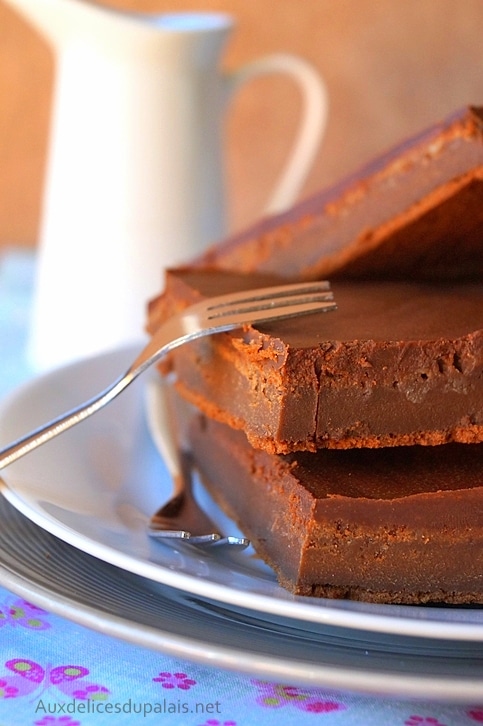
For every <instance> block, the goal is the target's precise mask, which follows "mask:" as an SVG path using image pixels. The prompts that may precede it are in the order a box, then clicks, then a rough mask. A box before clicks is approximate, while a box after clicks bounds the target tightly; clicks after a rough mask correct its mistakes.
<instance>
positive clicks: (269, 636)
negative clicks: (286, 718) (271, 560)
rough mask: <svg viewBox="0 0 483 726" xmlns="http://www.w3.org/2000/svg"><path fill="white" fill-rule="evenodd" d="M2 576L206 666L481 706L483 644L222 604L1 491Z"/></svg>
mask: <svg viewBox="0 0 483 726" xmlns="http://www.w3.org/2000/svg"><path fill="white" fill-rule="evenodd" d="M0 582H1V583H2V584H3V585H4V586H5V587H7V588H9V589H10V590H11V591H13V592H15V593H16V594H17V595H19V596H20V597H23V598H24V599H27V600H29V601H30V602H35V603H36V604H37V605H38V606H40V607H43V608H45V609H46V610H48V611H50V612H54V613H57V614H59V615H61V616H62V617H64V618H65V617H66V618H70V619H71V620H73V621H74V622H77V623H79V624H81V625H84V626H86V627H90V628H92V629H93V630H97V631H100V632H101V633H103V634H105V635H111V636H114V637H118V638H121V639H123V640H126V641H127V642H131V643H133V644H136V645H140V646H143V647H146V648H150V649H151V650H158V651H160V652H163V653H168V654H170V655H172V656H174V657H177V658H183V659H188V660H192V661H195V662H198V663H201V664H204V665H206V666H210V667H212V666H213V664H215V665H216V667H217V668H224V669H228V670H234V671H236V672H239V673H247V674H249V675H250V676H251V677H259V678H264V679H267V680H270V681H273V680H276V681H278V682H281V683H288V684H290V685H302V686H305V687H319V688H324V689H328V688H329V689H331V690H336V691H345V692H347V691H352V692H356V693H368V694H370V695H371V696H372V697H375V696H377V695H379V696H384V697H387V696H391V697H398V698H421V699H424V700H431V701H446V702H450V703H468V704H470V703H479V702H480V701H481V699H482V698H483V657H482V653H481V644H479V643H468V642H466V643H455V642H454V641H438V640H431V641H427V640H425V639H422V638H408V637H399V636H393V635H385V634H381V633H368V634H363V633H361V632H360V631H348V630H347V629H346V628H334V627H331V626H323V625H320V626H319V625H316V624H310V623H307V624H306V625H307V626H308V627H309V631H306V630H305V629H301V628H300V622H299V621H296V620H291V619H289V618H277V617H273V619H272V621H271V622H266V621H263V620H262V621H261V620H260V619H259V618H258V617H257V614H256V613H255V612H254V611H253V610H244V609H243V608H236V609H234V608H232V607H224V606H223V605H222V604H220V603H215V602H213V601H210V600H208V599H204V598H197V597H196V596H194V595H190V594H189V593H187V592H183V591H179V590H174V589H173V588H168V587H166V586H165V585H160V584H158V583H155V582H153V581H152V580H146V579H145V578H142V577H139V576H137V575H133V574H131V573H129V572H127V571H126V570H120V569H118V568H116V567H113V566H112V565H109V564H108V563H106V562H102V561H101V560H98V559H95V558H93V557H91V556H90V555H87V554H85V553H84V552H82V551H81V550H79V549H77V548H74V547H71V546H70V545H68V544H66V543H65V542H63V541H62V540H60V539H58V538H57V537H54V536H53V535H51V534H49V533H48V532H47V531H45V530H44V529H40V528H39V527H37V526H36V525H35V524H34V523H33V522H32V521H30V520H29V519H27V518H26V517H24V516H23V515H22V514H20V512H18V511H17V510H16V509H14V508H13V507H12V506H11V505H10V504H9V503H8V502H7V501H6V500H5V499H2V498H1V497H0Z"/></svg>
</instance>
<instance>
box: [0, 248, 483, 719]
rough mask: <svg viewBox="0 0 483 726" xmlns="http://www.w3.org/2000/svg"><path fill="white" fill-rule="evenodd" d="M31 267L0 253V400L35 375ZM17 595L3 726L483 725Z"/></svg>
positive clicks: (1, 650)
mask: <svg viewBox="0 0 483 726" xmlns="http://www.w3.org/2000/svg"><path fill="white" fill-rule="evenodd" d="M34 264H35V258H34V256H33V255H32V254H30V253H28V252H27V253H19V252H11V253H9V252H7V253H4V254H3V255H2V256H1V257H0V340H1V355H0V395H1V396H3V395H5V394H6V393H7V392H8V391H10V390H12V389H13V388H14V387H15V386H17V385H18V384H20V383H21V382H22V381H23V380H26V379H27V378H29V377H30V376H32V375H33V372H32V371H31V370H30V369H29V366H28V364H27V362H26V356H25V345H26V338H27V329H28V319H29V311H30V307H31V300H32V295H31V293H32V281H33V276H34ZM17 601H18V597H17V596H16V595H14V594H13V593H10V592H8V591H7V590H5V589H4V588H2V587H0V726H31V725H33V724H35V725H36V726H101V724H104V725H106V726H107V725H111V724H144V723H146V724H157V725H158V726H161V724H167V725H168V724H170V725H172V726H269V725H272V724H273V725H274V726H275V725H277V726H280V725H282V726H291V725H292V724H293V725H294V726H295V725H296V726H305V725H312V724H314V725H315V724H324V725H325V726H465V725H466V724H467V725H468V726H469V725H470V724H472V725H473V726H474V725H475V724H477V723H483V703H482V704H474V705H473V706H463V705H461V706H451V705H441V704H431V703H423V702H402V701H392V700H387V699H386V700H385V699H381V698H377V697H374V698H369V697H367V696H358V695H353V694H347V693H329V692H324V691H323V690H307V689H303V688H296V687H292V686H291V684H290V683H287V684H280V683H276V682H268V681H267V682H261V681H259V680H257V679H252V678H250V677H249V676H246V675H239V674H236V673H232V672H230V673H228V672H225V671H222V670H221V669H219V668H217V665H216V663H214V664H213V666H212V667H210V668H208V667H202V666H200V665H196V664H193V663H190V662H185V661H182V660H178V659H175V658H172V657H169V656H166V655H163V654H162V653H159V652H152V651H149V650H145V649H143V648H140V647H135V646H133V645H130V644H127V643H125V642H122V641H119V640H116V639H114V638H111V637H107V636H105V635H103V634H102V633H99V632H95V631H91V630H88V629H86V628H83V627H81V626H80V625H77V624H76V623H73V622H70V621H68V620H66V619H63V618H62V617H59V616H57V615H54V614H51V613H48V612H44V611H36V610H35V609H34V607H33V606H31V607H28V606H25V605H18V602H17ZM33 605H35V604H33ZM16 608H21V609H23V616H22V611H21V610H19V609H16ZM16 615H17V616H18V617H15V616H16ZM29 619H30V620H29ZM32 620H33V621H35V622H34V623H33V622H32ZM32 624H34V625H35V624H36V627H31V626H32ZM26 673H28V674H29V675H30V676H31V677H30V678H26V677H25V674H26ZM72 675H76V676H78V677H77V678H75V679H72V678H69V676H72ZM72 683H74V684H75V687H76V689H77V690H75V691H73V690H72ZM89 694H90V695H91V698H90V699H89V698H86V696H87V697H88V696H89Z"/></svg>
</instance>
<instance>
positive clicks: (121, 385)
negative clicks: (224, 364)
mask: <svg viewBox="0 0 483 726" xmlns="http://www.w3.org/2000/svg"><path fill="white" fill-rule="evenodd" d="M335 308H336V305H335V303H334V302H333V295H332V293H331V292H330V285H329V283H328V282H316V283H309V284H291V285H282V286H275V287H268V288H262V289H259V290H252V291H248V292H242V293H232V294H228V295H220V296H218V297H214V298H209V299H207V300H203V301H202V302H199V303H196V304H194V305H191V306H190V307H188V308H186V310H184V311H182V312H180V313H178V314H177V315H173V316H172V317H171V318H169V319H168V320H167V321H166V322H164V323H163V324H162V325H160V327H159V328H158V330H157V331H156V333H155V334H154V335H153V337H152V338H151V339H150V341H149V343H148V344H147V345H146V347H145V348H144V349H143V350H142V351H141V353H140V354H139V355H138V356H137V358H136V359H135V360H134V362H133V363H132V364H131V366H130V367H129V368H128V370H127V371H126V372H125V373H124V374H123V375H122V376H121V377H120V378H118V379H117V380H115V381H114V383H112V384H111V385H110V386H109V387H108V388H106V389H104V390H103V391H101V393H99V394H98V395H97V396H95V397H94V398H91V399H90V400H88V401H86V402H85V403H82V404H81V405H80V406H77V407H76V408H73V409H71V410H70V411H67V412H66V413H64V414H62V415H61V416H59V417H57V418H55V419H53V420H52V421H49V422H48V423H46V424H44V425H43V426H40V427H39V428H37V429H35V430H34V431H32V432H31V433H28V434H26V435H25V436H23V437H22V438H20V439H18V440H17V441H14V442H13V443H11V444H9V445H8V446H7V447H5V448H4V449H2V450H1V451H0V469H4V468H5V467H6V466H8V465H9V464H12V463H13V462H14V461H17V459H20V458H21V457H22V456H25V454H28V453H29V452H30V451H33V450H34V449H36V448H37V447H39V446H41V445H42V444H45V443H46V442H47V441H50V440H51V439H53V438H54V437H55V436H58V435H59V434H61V433H63V432H64V431H66V430H67V429H70V428H71V427H72V426H75V425H76V424H78V423H80V422H81V421H83V420H84V419H86V418H88V417H89V416H92V414H94V413H96V412H97V411H99V410H100V409H101V408H104V406H106V405H107V404H108V403H110V402H111V401H112V400H113V399H114V398H116V397H117V396H118V395H119V394H120V393H121V392H122V391H124V389H125V388H127V386H129V385H130V384H131V383H132V382H133V381H134V380H135V379H136V378H137V377H138V376H139V375H140V374H141V373H143V372H144V371H145V370H147V369H148V368H149V367H150V366H152V365H153V364H154V363H156V362H157V361H159V360H160V359H161V358H162V357H164V356H165V355H167V353H169V352H170V351H171V350H173V349H174V348H177V347H179V346H180V345H184V344H185V343H189V342H190V341H191V340H195V339H196V338H200V337H202V336H206V335H214V334H215V333H221V332H225V331H229V330H234V329H236V328H240V327H243V326H246V325H250V324H255V323H264V322H269V321H273V320H278V319H281V318H289V317H295V316H298V315H306V314H308V313H314V312H321V311H324V312H325V311H329V310H335Z"/></svg>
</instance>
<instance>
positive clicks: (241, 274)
mask: <svg viewBox="0 0 483 726" xmlns="http://www.w3.org/2000/svg"><path fill="white" fill-rule="evenodd" d="M482 181H483V116H482V113H481V112H480V111H479V110H478V109H465V110H463V111H461V112H458V113H457V114H454V115H453V116H452V117H451V118H449V119H447V120H446V121H444V122H443V123H441V124H438V125H436V126H434V127H432V128H431V129H429V130H427V131H425V132H424V133H422V134H421V135H419V136H418V137H416V138H414V139H411V140H410V141H408V142H406V143H405V144H402V145H401V146H400V147H398V148H397V149H395V150H393V151H392V152H390V153H389V154H387V155H386V156H384V157H382V158H380V159H378V160H376V161H375V162H374V163H373V164H371V165H370V166H368V167H367V168H366V169H364V170H362V171H361V172H360V173H359V174H358V175H356V176H354V177H351V178H350V179H348V180H346V181H345V182H343V183H341V184H340V185H338V187H337V188H335V189H332V190H330V191H329V192H324V193H322V194H319V195H317V196H315V197H314V198H312V199H310V200H308V201H306V202H304V203H302V204H300V205H298V206H297V207H295V208H294V209H293V210H291V212H290V213H288V214H284V215H280V216H278V217H275V218H272V219H269V220H265V221H263V222H262V223H260V224H259V225H257V227H256V228H253V229H252V230H249V231H248V232H246V233H244V234H243V235H239V236H238V237H237V238H234V239H231V240H228V241H227V242H224V243H222V244H219V245H216V246H215V247H213V248H212V249H211V250H209V251H208V253H207V254H206V255H205V256H203V258H201V259H199V260H196V261H194V262H193V264H192V265H191V266H190V267H187V268H184V269H179V270H171V271H169V272H168V274H167V278H166V285H165V289H164V291H163V293H162V294H161V295H160V296H159V297H158V298H157V299H156V300H154V301H153V302H152V303H151V304H150V308H149V320H148V328H149V330H151V331H153V330H155V329H156V327H157V325H159V323H160V322H161V321H162V320H164V319H166V318H167V317H169V316H170V315H171V314H173V313H174V312H175V311H177V310H179V309H180V308H182V307H185V306H187V305H189V304H190V303H191V302H194V301H195V300H198V299H200V297H207V296H210V295H215V294H220V293H223V292H230V291H233V290H240V289H249V288H256V287H261V286H265V285H267V284H273V283H274V282H276V281H277V280H283V281H286V279H287V278H291V279H293V278H297V279H301V278H302V279H314V278H323V279H330V281H331V284H332V288H333V291H334V294H335V298H336V301H337V304H338V309H337V311H336V312H331V313H325V314H324V313H320V314H313V315H310V316H307V317H304V318H301V319H292V320H285V321H279V322H277V323H273V324H270V325H269V324H267V325H264V326H257V327H256V328H255V327H247V328H245V329H243V330H240V331H236V332H235V333H230V334H228V333H226V334H220V335H217V336H213V337H211V338H208V339H202V340H200V341H197V342H195V343H192V344H190V345H189V346H184V347H183V348H180V349H178V350H177V351H175V352H174V353H173V355H172V358H171V360H170V365H171V366H172V368H173V369H174V370H175V371H176V377H177V386H178V389H179V391H180V393H181V395H182V396H183V397H185V398H186V399H188V400H189V401H191V402H192V403H193V404H194V405H195V407H196V409H197V410H198V411H199V414H198V415H197V416H196V417H195V420H194V422H193V426H192V431H191V445H192V450H193V455H194V458H195V461H196V465H197V467H198V468H199V470H200V473H201V476H202V478H203V481H204V483H205V485H206V486H207V488H208V489H209V490H210V492H211V493H212V495H213V496H214V497H215V499H216V500H217V501H218V502H219V503H220V505H221V506H222V507H223V508H224V509H225V510H226V511H227V512H228V513H229V514H230V516H232V517H233V518H234V519H235V520H236V521H237V522H238V523H239V526H240V528H241V529H242V530H243V532H244V533H245V534H246V536H247V537H249V538H250V539H251V540H252V542H253V544H254V546H255V549H256V550H257V552H258V554H259V555H260V556H261V557H263V558H264V559H265V560H266V561H267V562H268V563H269V564H270V565H271V566H272V567H273V568H274V570H275V571H276V573H277V576H278V578H279V580H280V582H281V584H282V585H284V586H285V587H287V588H288V589H290V590H292V591H293V592H294V593H297V594H302V595H312V596H322V597H338V598H353V599H363V600H368V601H375V602H399V603H426V602H446V603H483V443H482V442H483V184H482Z"/></svg>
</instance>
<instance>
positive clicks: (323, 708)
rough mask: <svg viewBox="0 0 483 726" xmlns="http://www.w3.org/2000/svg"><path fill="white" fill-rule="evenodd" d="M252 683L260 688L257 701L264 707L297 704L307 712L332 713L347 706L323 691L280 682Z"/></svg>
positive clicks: (297, 706)
mask: <svg viewBox="0 0 483 726" xmlns="http://www.w3.org/2000/svg"><path fill="white" fill-rule="evenodd" d="M252 683H253V684H254V685H255V686H257V688H258V689H259V695H258V696H257V699H256V702H257V703H258V704H259V705H260V706H263V707H264V708H282V707H283V706H295V708H298V709H300V710H301V711H306V712H307V713H330V712H332V711H342V710H344V709H345V708H346V706H345V705H344V704H343V703H340V702H339V701H332V700H327V699H326V698H325V697H324V694H323V693H322V692H321V691H317V690H312V689H306V688H297V687H295V686H283V685H280V684H279V683H268V682H266V681H252Z"/></svg>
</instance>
